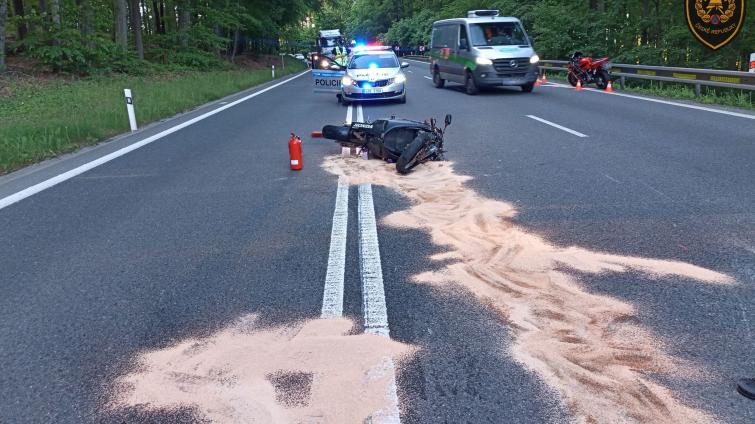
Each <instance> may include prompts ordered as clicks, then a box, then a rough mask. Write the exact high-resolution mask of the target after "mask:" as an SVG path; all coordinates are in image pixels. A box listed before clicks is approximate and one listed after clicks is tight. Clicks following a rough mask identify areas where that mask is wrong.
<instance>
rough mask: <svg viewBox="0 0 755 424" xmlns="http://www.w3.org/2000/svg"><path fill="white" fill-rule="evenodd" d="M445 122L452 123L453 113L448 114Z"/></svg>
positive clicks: (447, 124)
mask: <svg viewBox="0 0 755 424" xmlns="http://www.w3.org/2000/svg"><path fill="white" fill-rule="evenodd" d="M445 123H446V126H449V125H451V114H450V113H449V114H447V115H446V119H445Z"/></svg>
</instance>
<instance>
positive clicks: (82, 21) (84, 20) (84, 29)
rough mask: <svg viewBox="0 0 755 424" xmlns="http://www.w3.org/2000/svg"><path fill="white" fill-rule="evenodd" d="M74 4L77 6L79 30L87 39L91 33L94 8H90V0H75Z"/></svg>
mask: <svg viewBox="0 0 755 424" xmlns="http://www.w3.org/2000/svg"><path fill="white" fill-rule="evenodd" d="M76 5H77V6H79V32H80V33H81V35H82V36H83V37H84V39H85V40H87V38H88V36H89V35H91V34H92V21H93V15H94V9H92V1H91V0H76Z"/></svg>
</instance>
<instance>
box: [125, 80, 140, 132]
mask: <svg viewBox="0 0 755 424" xmlns="http://www.w3.org/2000/svg"><path fill="white" fill-rule="evenodd" d="M123 94H124V95H125V96H126V111H127V112H128V124H129V125H130V126H131V131H132V132H133V131H136V130H137V128H136V114H134V98H133V97H132V96H131V90H130V89H128V88H124V89H123Z"/></svg>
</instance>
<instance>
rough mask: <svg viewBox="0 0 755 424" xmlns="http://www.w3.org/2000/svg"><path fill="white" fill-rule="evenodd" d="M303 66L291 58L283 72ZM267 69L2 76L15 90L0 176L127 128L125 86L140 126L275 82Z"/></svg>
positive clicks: (3, 132) (0, 133) (0, 132)
mask: <svg viewBox="0 0 755 424" xmlns="http://www.w3.org/2000/svg"><path fill="white" fill-rule="evenodd" d="M303 69H304V65H303V64H302V63H301V61H296V60H289V61H287V62H286V66H285V69H280V70H276V71H277V72H276V73H278V76H282V75H285V74H288V73H294V72H299V71H301V70H303ZM270 78H271V75H270V71H269V70H267V69H262V70H256V71H250V70H248V69H238V68H235V69H231V70H225V71H211V72H198V71H189V72H181V73H170V74H159V75H154V74H153V75H150V76H149V77H141V76H126V75H121V76H112V75H111V76H97V77H90V78H85V79H80V80H74V81H69V82H66V81H62V80H53V81H48V82H46V83H44V84H33V85H32V84H23V83H22V82H19V81H16V80H13V79H10V78H5V79H3V77H0V86H2V87H8V88H9V89H10V92H12V93H13V94H12V95H11V96H10V97H3V98H2V101H0V174H2V173H3V172H7V171H11V170H13V169H16V168H18V167H20V166H22V165H24V164H28V163H32V162H35V161H39V160H41V159H45V158H48V157H51V156H54V155H56V154H59V153H61V152H67V151H71V150H75V149H77V148H78V147H80V146H82V145H85V144H92V143H95V142H97V141H99V140H102V139H104V138H107V137H110V136H112V135H115V134H118V133H121V132H124V131H128V118H127V116H126V108H125V106H124V101H123V88H124V87H128V88H131V90H132V91H133V93H134V102H135V105H136V114H137V120H138V122H139V124H140V125H142V126H143V125H145V124H147V123H148V122H151V121H154V120H157V119H162V118H165V117H168V116H171V115H174V114H176V113H177V112H181V111H185V110H188V109H190V108H192V107H195V106H197V105H200V104H203V103H206V102H208V101H211V100H215V99H217V98H220V97H222V96H225V95H228V94H231V93H234V92H237V91H239V90H242V89H245V88H248V87H251V86H254V85H257V84H260V83H263V82H265V81H268V80H270Z"/></svg>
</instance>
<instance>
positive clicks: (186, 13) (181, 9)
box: [178, 0, 191, 49]
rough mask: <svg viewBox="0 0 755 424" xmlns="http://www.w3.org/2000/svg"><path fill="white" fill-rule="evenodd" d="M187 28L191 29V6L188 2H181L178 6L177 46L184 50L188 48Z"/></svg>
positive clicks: (185, 0)
mask: <svg viewBox="0 0 755 424" xmlns="http://www.w3.org/2000/svg"><path fill="white" fill-rule="evenodd" d="M189 28H191V5H190V4H189V0H183V1H181V2H180V3H179V4H178V32H179V34H180V38H179V40H180V41H179V44H180V46H181V47H182V48H184V49H185V48H187V47H189Z"/></svg>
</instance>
